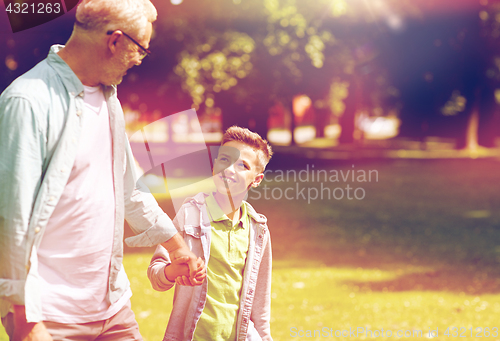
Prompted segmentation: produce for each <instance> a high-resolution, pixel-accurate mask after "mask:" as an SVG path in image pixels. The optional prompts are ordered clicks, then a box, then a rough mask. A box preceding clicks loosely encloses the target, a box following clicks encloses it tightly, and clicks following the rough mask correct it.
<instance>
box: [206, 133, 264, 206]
mask: <svg viewBox="0 0 500 341" xmlns="http://www.w3.org/2000/svg"><path fill="white" fill-rule="evenodd" d="M238 151H239V153H238ZM238 154H239V155H238ZM213 175H214V182H215V186H216V187H217V192H219V193H221V194H225V195H228V194H230V195H231V196H237V195H241V194H246V192H247V191H248V190H249V189H250V186H252V187H257V186H258V185H259V184H260V182H261V181H262V179H263V178H264V174H262V172H260V168H259V159H258V157H257V153H256V152H255V151H254V150H253V149H252V147H250V146H248V145H246V144H244V143H241V142H238V141H229V142H227V143H225V144H224V145H223V146H222V147H220V149H219V155H218V156H217V159H215V163H214V170H213Z"/></svg>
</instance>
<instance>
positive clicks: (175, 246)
mask: <svg viewBox="0 0 500 341" xmlns="http://www.w3.org/2000/svg"><path fill="white" fill-rule="evenodd" d="M162 245H163V247H164V248H165V249H167V251H168V253H169V255H170V260H171V261H172V263H175V264H183V263H185V264H187V266H188V267H189V280H190V283H192V285H201V283H203V281H204V280H205V277H206V275H207V274H206V269H205V262H204V261H203V260H202V259H201V258H197V257H196V255H195V254H194V253H193V252H191V250H189V248H188V247H187V246H186V244H185V243H184V239H183V238H182V236H181V235H180V234H179V233H177V234H176V235H174V236H173V237H172V238H170V239H169V240H167V241H166V242H165V243H163V244H162Z"/></svg>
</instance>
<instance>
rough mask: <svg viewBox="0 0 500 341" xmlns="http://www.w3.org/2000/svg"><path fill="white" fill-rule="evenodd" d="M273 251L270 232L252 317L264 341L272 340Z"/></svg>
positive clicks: (266, 241) (264, 250) (264, 251)
mask: <svg viewBox="0 0 500 341" xmlns="http://www.w3.org/2000/svg"><path fill="white" fill-rule="evenodd" d="M272 258H273V256H272V251H271V236H270V235H269V232H268V233H267V234H266V238H265V239H264V245H263V252H262V260H261V263H260V268H259V274H258V277H257V285H256V287H255V296H254V300H253V306H252V314H251V316H250V318H251V320H252V322H253V323H254V326H255V329H256V330H257V332H258V333H259V335H260V337H261V338H262V340H263V341H272V338H271V271H272V261H273V259H272Z"/></svg>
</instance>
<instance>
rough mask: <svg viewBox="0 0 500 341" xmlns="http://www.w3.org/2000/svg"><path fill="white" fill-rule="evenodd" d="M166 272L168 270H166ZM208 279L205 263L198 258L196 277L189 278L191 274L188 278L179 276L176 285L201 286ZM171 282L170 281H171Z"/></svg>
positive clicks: (184, 275)
mask: <svg viewBox="0 0 500 341" xmlns="http://www.w3.org/2000/svg"><path fill="white" fill-rule="evenodd" d="M167 268H168V266H167ZM165 271H166V268H165ZM165 274H166V273H165ZM206 277H207V272H206V269H205V262H204V261H203V260H202V259H201V258H198V260H197V270H196V274H195V276H194V277H193V278H191V277H189V274H188V275H187V276H186V274H182V275H179V276H178V277H176V278H175V283H176V284H178V285H186V286H195V285H201V284H202V283H203V281H204V280H205V278H206ZM167 278H168V277H167ZM169 281H170V279H169Z"/></svg>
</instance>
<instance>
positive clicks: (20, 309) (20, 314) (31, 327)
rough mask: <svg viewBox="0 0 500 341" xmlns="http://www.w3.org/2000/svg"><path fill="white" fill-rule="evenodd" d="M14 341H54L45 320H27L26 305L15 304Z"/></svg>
mask: <svg viewBox="0 0 500 341" xmlns="http://www.w3.org/2000/svg"><path fill="white" fill-rule="evenodd" d="M13 341H53V340H52V336H50V334H49V332H48V331H47V328H45V325H44V324H43V322H38V323H28V322H26V310H25V309H24V306H21V305H15V306H14V336H13Z"/></svg>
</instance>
